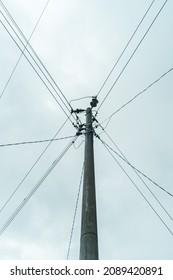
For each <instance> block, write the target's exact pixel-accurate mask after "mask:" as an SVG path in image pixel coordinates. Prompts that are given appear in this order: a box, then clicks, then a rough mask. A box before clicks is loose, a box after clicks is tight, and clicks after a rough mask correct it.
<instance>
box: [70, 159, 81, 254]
mask: <svg viewBox="0 0 173 280" xmlns="http://www.w3.org/2000/svg"><path fill="white" fill-rule="evenodd" d="M83 173H84V164H83V166H82V172H81V176H80V182H79V188H78V193H77V199H76V205H75V210H74V215H73V222H72V227H71V233H70V241H69V245H68V251H67V260H68V259H69V255H70V250H71V242H72V238H73V231H74V226H75V221H76V214H77V208H78V203H79V197H80V192H81V185H82V178H83Z"/></svg>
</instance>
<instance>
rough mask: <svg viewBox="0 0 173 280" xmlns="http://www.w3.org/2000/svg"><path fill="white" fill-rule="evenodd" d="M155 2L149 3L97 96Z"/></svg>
mask: <svg viewBox="0 0 173 280" xmlns="http://www.w3.org/2000/svg"><path fill="white" fill-rule="evenodd" d="M154 2H155V0H153V1H152V2H151V4H150V5H149V7H148V9H147V11H146V12H145V14H144V16H143V17H142V19H141V20H140V22H139V24H138V26H137V27H136V29H135V31H134V32H133V34H132V36H131V37H130V39H129V41H128V42H127V44H126V45H125V47H124V49H123V51H122V52H121V54H120V56H119V57H118V59H117V61H116V62H115V64H114V66H113V67H112V69H111V71H110V72H109V74H108V76H107V78H106V79H105V81H104V83H103V84H102V86H101V88H100V90H99V91H98V93H97V95H96V96H97V97H98V95H99V94H100V92H101V91H102V89H103V87H104V86H105V84H106V82H107V80H108V79H109V77H110V76H111V74H112V72H113V71H114V69H115V67H116V66H117V64H118V62H119V61H120V59H121V57H122V56H123V54H124V53H125V51H126V49H127V47H128V46H129V44H130V43H131V41H132V39H133V37H134V36H135V34H136V32H137V31H138V29H139V27H140V26H141V24H142V22H143V21H144V19H145V17H146V16H147V14H148V13H149V11H150V9H151V7H152V6H153V4H154Z"/></svg>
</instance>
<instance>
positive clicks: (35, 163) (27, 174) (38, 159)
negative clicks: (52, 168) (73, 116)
mask: <svg viewBox="0 0 173 280" xmlns="http://www.w3.org/2000/svg"><path fill="white" fill-rule="evenodd" d="M69 117H70V116H69ZM69 117H68V118H67V119H66V120H65V122H64V123H63V124H62V126H61V127H60V128H59V129H58V131H57V132H56V134H55V135H54V137H53V138H52V139H55V138H56V137H57V135H58V134H59V133H60V131H61V130H62V128H63V127H64V126H65V124H66V123H67V121H68V119H69ZM52 142H53V140H52V141H50V142H49V143H48V145H47V146H46V147H45V148H44V150H43V151H42V152H41V154H40V156H39V157H38V158H37V160H36V161H35V162H34V164H33V165H32V166H31V168H30V169H29V170H28V172H27V173H26V175H25V176H24V177H23V179H22V180H21V181H20V183H19V185H18V186H17V187H16V188H15V190H14V191H13V192H12V194H11V195H10V197H9V198H8V199H7V201H6V202H5V203H4V205H3V206H2V207H1V209H0V213H1V212H2V211H3V210H4V208H5V207H6V206H7V204H8V203H9V202H10V200H11V199H12V197H13V196H14V195H15V193H16V192H17V191H18V189H19V188H20V187H21V185H22V184H23V183H24V181H25V180H26V178H27V177H28V176H29V174H30V173H31V171H32V170H33V169H34V168H35V166H36V165H37V164H38V162H39V161H40V159H41V158H42V157H43V155H44V154H45V152H46V151H47V150H48V149H49V147H50V145H51V144H52Z"/></svg>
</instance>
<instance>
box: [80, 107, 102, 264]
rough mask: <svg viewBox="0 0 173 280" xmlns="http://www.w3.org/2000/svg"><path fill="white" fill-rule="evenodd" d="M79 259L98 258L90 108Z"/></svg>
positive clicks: (87, 116) (87, 118) (90, 111)
mask: <svg viewBox="0 0 173 280" xmlns="http://www.w3.org/2000/svg"><path fill="white" fill-rule="evenodd" d="M80 260H98V237H97V213H96V194H95V174H94V151H93V127H92V109H91V108H87V110H86V134H85V160H84V181H83V202H82V221H81V240H80Z"/></svg>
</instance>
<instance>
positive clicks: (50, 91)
mask: <svg viewBox="0 0 173 280" xmlns="http://www.w3.org/2000/svg"><path fill="white" fill-rule="evenodd" d="M1 24H2V26H3V27H4V28H5V30H6V31H7V33H8V34H9V35H10V37H11V38H12V40H13V41H14V42H15V44H16V45H17V47H18V48H19V49H20V51H21V52H22V48H21V47H20V46H19V44H18V43H17V41H16V40H15V38H14V37H13V35H12V34H11V33H10V31H9V30H8V28H7V27H6V26H5V25H4V23H3V22H2V21H1ZM10 27H11V26H10ZM11 28H12V27H11ZM12 29H13V28H12ZM13 31H14V30H13ZM14 32H15V31H14ZM15 34H16V32H15ZM16 36H17V37H18V35H17V34H16ZM18 39H19V40H20V38H19V37H18ZM22 44H23V43H22ZM26 50H27V49H26ZM27 52H28V53H29V54H30V52H29V51H28V50H27ZM30 55H31V54H30ZM23 56H24V57H25V58H26V59H27V61H28V62H29V64H30V65H31V67H32V68H33V70H34V71H35V72H36V74H37V75H38V77H39V78H40V80H41V81H42V82H43V84H44V85H45V86H46V88H47V89H48V91H49V93H50V94H51V95H52V97H53V98H54V100H55V101H56V102H57V104H58V105H59V106H60V108H61V109H62V110H63V112H64V113H65V115H66V116H68V114H67V113H66V111H65V109H64V108H63V106H62V105H61V103H60V102H59V101H58V100H57V98H56V97H55V96H54V94H53V92H52V90H51V89H50V88H49V86H48V85H47V83H46V82H45V81H44V79H43V78H42V77H41V75H40V74H39V72H38V71H37V70H36V68H35V67H34V65H33V63H32V62H31V61H30V60H29V58H28V57H27V56H26V54H25V53H23ZM31 57H32V59H33V60H34V62H35V63H36V65H37V66H38V68H39V70H40V71H41V73H42V74H43V76H44V78H46V80H47V81H48V82H49V84H50V85H51V86H52V84H51V83H50V81H49V79H48V78H47V77H46V75H45V73H44V72H43V70H42V69H41V67H40V66H39V65H38V63H37V62H36V60H35V59H34V58H33V56H32V55H31ZM52 88H53V89H54V90H55V92H56V93H57V95H58V97H59V98H60V99H61V100H62V98H61V97H60V95H59V94H58V92H57V91H56V89H55V87H54V86H52ZM62 102H63V104H64V105H65V107H66V108H67V105H66V104H65V102H64V101H62ZM68 111H69V112H70V110H69V108H68ZM70 121H71V120H70ZM71 122H72V121H71ZM72 124H73V123H72Z"/></svg>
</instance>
